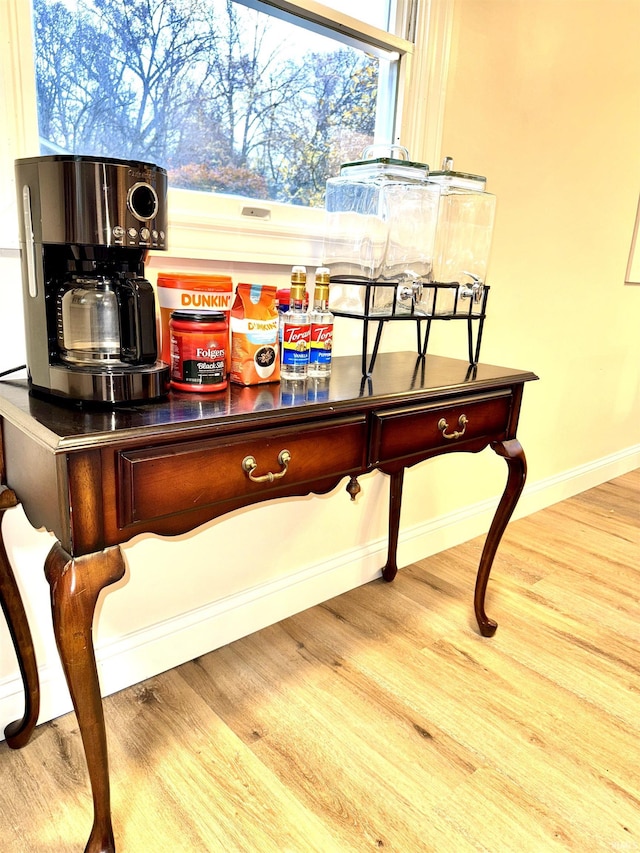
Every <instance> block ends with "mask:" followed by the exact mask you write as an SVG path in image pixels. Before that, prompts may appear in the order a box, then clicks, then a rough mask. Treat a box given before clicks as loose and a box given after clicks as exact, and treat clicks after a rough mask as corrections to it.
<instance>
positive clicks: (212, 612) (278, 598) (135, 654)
mask: <svg viewBox="0 0 640 853" xmlns="http://www.w3.org/2000/svg"><path fill="white" fill-rule="evenodd" d="M638 467H640V445H637V446H635V447H631V448H628V449H627V450H625V451H621V452H619V453H616V454H613V455H611V456H608V457H606V458H603V459H599V460H596V461H594V462H593V463H589V464H587V465H583V466H580V467H579V468H575V469H573V470H571V471H566V472H564V473H562V474H560V475H556V476H553V477H550V478H548V479H546V480H542V481H537V482H533V483H531V484H530V485H527V486H526V487H525V490H524V492H523V494H522V497H521V499H520V501H519V504H518V507H517V508H516V512H515V515H514V518H521V517H524V516H525V515H529V514H531V513H532V512H536V511H538V510H540V509H543V508H545V507H547V506H551V505H552V504H554V503H557V502H558V501H561V500H564V499H566V498H568V497H572V496H573V495H576V494H579V493H580V492H582V491H585V490H586V489H589V488H592V487H594V486H596V485H599V484H600V483H604V482H606V481H607V480H611V479H613V478H615V477H618V476H621V475H622V474H625V473H627V472H628V471H632V470H634V469H635V468H638ZM496 505H497V497H496V498H493V499H491V500H485V501H481V502H479V503H476V504H473V505H471V506H467V507H464V508H463V509H461V510H458V511H456V512H452V513H448V514H446V515H443V516H440V517H438V518H434V519H432V520H430V521H428V522H425V523H423V524H419V525H416V526H414V527H413V528H410V529H405V530H403V531H401V533H400V541H399V547H398V564H399V565H408V564H409V563H412V562H415V561H416V560H419V559H422V558H424V557H427V556H429V555H430V554H434V553H437V552H439V551H442V550H445V549H447V548H452V547H454V546H455V545H459V544H460V543H462V542H465V541H468V540H469V539H472V538H473V537H475V536H479V535H481V534H483V533H485V532H486V531H487V529H488V527H489V524H490V522H491V519H492V517H493V514H494V512H495V508H496ZM386 547H387V543H386V538H384V539H379V540H377V541H374V542H370V543H368V544H367V545H366V546H364V547H358V548H354V549H352V550H349V551H346V552H343V553H341V554H338V555H336V556H335V557H332V558H331V559H329V560H326V561H323V562H321V563H317V564H315V565H311V566H307V567H305V568H303V569H300V570H299V571H296V572H293V573H292V574H290V575H287V576H285V577H283V578H278V579H276V580H272V581H268V582H267V583H264V584H261V585H259V586H256V587H253V588H251V589H247V590H243V591H242V592H240V593H236V594H234V595H230V596H228V597H226V598H223V599H220V600H219V601H216V602H213V603H210V604H208V605H206V606H204V607H201V608H198V609H196V610H191V611H189V612H187V613H183V614H180V615H179V616H176V617H172V618H170V619H166V620H164V621H162V622H158V623H156V624H154V625H151V626H149V627H147V628H145V629H143V630H139V631H135V632H132V633H130V634H126V635H123V636H122V637H120V638H118V639H117V640H114V641H111V642H108V643H103V644H101V645H99V646H98V647H97V648H96V657H97V660H98V668H99V671H100V683H101V688H102V692H103V695H105V696H107V695H109V694H111V693H115V692H117V691H118V690H122V689H124V688H126V687H129V686H131V685H132V684H137V683H138V682H140V681H143V680H144V679H146V678H150V677H152V676H154V675H158V674H159V673H160V672H163V671H165V670H167V669H171V668H173V667H175V666H178V665H180V664H181V663H184V662H185V661H188V660H193V658H195V657H198V656H199V655H202V654H206V653H207V652H209V651H211V650H212V649H215V648H219V647H220V646H223V645H226V644H227V643H230V642H233V641H234V640H237V639H239V638H240V637H242V636H246V635H247V634H250V633H253V632H254V631H258V630H260V629H261V628H264V627H265V626H267V625H271V624H273V623H275V622H278V621H280V620H282V619H285V618H286V617H287V616H291V615H292V614H294V613H299V612H300V611H302V610H305V609H307V608H308V607H312V606H314V605H315V604H318V603H320V602H322V601H326V600H327V599H329V598H332V597H334V596H336V595H340V594H341V593H343V592H346V591H347V590H349V589H354V588H355V587H357V586H360V585H361V584H364V583H367V582H368V581H371V580H373V579H374V578H376V577H378V576H379V575H380V571H381V568H382V566H383V565H384V563H385V560H386ZM39 672H40V680H41V695H42V702H41V713H40V722H44V721H46V720H50V719H53V718H55V717H57V716H60V715H61V714H64V713H67V712H68V711H70V710H71V707H72V706H71V701H70V698H69V693H68V690H67V686H66V683H65V681H64V677H63V674H62V669H61V667H59V666H48V667H40V670H39ZM23 703H24V697H23V692H22V682H21V681H20V678H19V677H17V676H16V677H9V678H7V679H5V680H4V681H3V682H0V720H2V721H3V727H4V725H6V723H7V722H9V721H11V720H14V719H17V718H19V717H21V716H22V713H23V710H24V704H23ZM5 721H6V722H5Z"/></svg>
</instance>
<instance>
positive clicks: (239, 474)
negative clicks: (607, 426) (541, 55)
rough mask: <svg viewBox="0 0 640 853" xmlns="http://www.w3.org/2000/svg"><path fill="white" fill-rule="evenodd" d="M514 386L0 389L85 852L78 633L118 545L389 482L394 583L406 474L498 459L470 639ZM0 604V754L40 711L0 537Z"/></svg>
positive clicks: (460, 379)
mask: <svg viewBox="0 0 640 853" xmlns="http://www.w3.org/2000/svg"><path fill="white" fill-rule="evenodd" d="M536 378H537V377H536V376H535V375H534V374H532V373H529V372H525V371H520V370H512V369H508V368H503V367H493V366H490V365H484V364H479V365H477V366H475V367H469V365H468V364H467V362H465V361H459V360H456V359H449V358H441V357H438V356H427V357H426V358H424V359H420V358H416V356H415V355H414V354H412V353H408V352H407V353H390V354H382V355H380V356H379V357H378V359H377V363H376V367H375V371H374V373H373V375H372V376H371V377H369V378H364V379H363V377H362V373H361V364H360V357H345V358H338V359H336V360H335V363H334V368H333V372H332V375H331V379H330V382H329V383H326V384H325V386H324V387H323V386H322V384H318V383H313V381H312V380H310V381H309V386H310V387H309V393H308V395H307V399H306V400H304V399H303V400H296V399H293V398H292V397H291V396H289V395H288V393H287V389H286V388H285V386H284V384H283V385H282V386H280V385H277V384H274V385H264V386H259V387H252V388H241V387H238V386H230V387H229V389H228V390H227V392H226V393H221V394H216V395H196V394H180V395H173V394H172V395H171V396H170V398H169V399H168V400H166V401H164V402H161V403H154V404H146V405H138V406H135V407H131V408H119V409H116V410H114V411H91V410H86V409H82V408H81V407H75V408H71V407H64V406H61V405H56V404H53V403H51V402H47V401H44V400H42V399H38V398H36V397H34V396H32V395H30V394H29V392H28V388H27V384H26V381H21V380H17V381H4V382H0V427H1V431H0V484H2V485H0V520H1V518H2V515H3V514H4V512H5V511H6V510H7V509H8V508H9V507H12V506H15V505H16V504H17V503H18V501H20V502H21V503H22V505H23V507H24V510H25V513H26V515H27V517H28V519H29V521H30V522H31V524H33V525H34V527H44V528H46V529H47V530H49V531H52V532H53V534H54V535H55V536H56V538H57V540H58V541H57V542H56V543H55V544H54V545H53V547H52V549H51V551H50V552H49V555H48V556H47V558H46V561H45V573H46V577H47V580H48V582H49V584H50V588H51V606H52V613H53V625H54V631H55V636H56V642H57V645H58V651H59V653H60V658H61V660H62V665H63V669H64V672H65V676H66V679H67V683H68V685H69V690H70V693H71V697H72V699H73V704H74V708H75V711H76V715H77V718H78V725H79V728H80V733H81V736H82V742H83V745H84V750H85V754H86V760H87V767H88V771H89V777H90V782H91V788H92V793H93V804H94V823H93V828H92V830H91V834H90V837H89V840H88V842H87V846H86V853H114V851H115V849H116V848H115V842H114V838H113V830H112V825H111V809H110V789H109V771H108V763H107V742H106V734H105V726H104V716H103V710H102V699H101V695H100V687H99V684H98V675H97V670H96V663H95V654H94V647H93V638H92V628H93V618H94V610H95V606H96V602H97V599H98V596H99V594H100V592H101V591H102V590H103V589H104V588H105V587H107V586H109V585H110V584H112V583H114V582H115V581H117V580H119V579H120V578H121V577H122V576H123V574H124V570H125V564H124V560H123V556H122V553H121V549H120V547H119V546H120V544H121V543H123V542H127V541H128V540H130V539H131V538H132V537H134V536H136V535H137V534H139V533H144V532H152V533H158V534H163V535H171V534H178V533H184V532H186V531H189V530H193V529H194V528H196V527H198V526H199V525H201V524H204V523H205V522H207V521H210V520H211V519H214V518H217V517H219V516H221V515H223V514H224V513H226V512H229V511H230V510H233V509H237V508H238V507H243V506H248V505H250V504H254V503H258V502H260V501H265V500H272V499H274V498H279V497H285V496H291V495H307V494H310V493H312V492H313V493H317V494H320V493H324V492H328V491H329V490H331V489H333V488H334V487H335V486H336V485H337V484H338V483H339V481H340V480H341V479H343V478H349V481H348V485H347V491H348V492H349V493H350V495H351V497H352V499H353V498H355V495H356V494H357V492H358V491H359V485H358V483H357V479H356V478H357V476H358V475H359V474H363V473H365V472H367V471H372V470H374V469H378V470H380V471H383V472H384V473H386V474H388V475H389V476H390V486H391V497H390V510H389V549H388V558H387V562H386V565H385V567H384V569H383V571H382V575H383V578H384V579H385V580H387V581H391V580H393V578H394V576H395V574H396V571H397V565H396V549H397V543H398V529H399V522H400V506H401V500H402V482H403V475H404V470H405V468H407V467H409V466H411V465H414V464H416V463H417V462H421V461H422V460H424V459H427V458H429V457H432V456H437V455H439V454H443V453H450V452H454V451H467V452H472V453H476V452H478V451H480V450H482V449H484V448H485V447H487V446H488V445H490V446H491V447H492V448H493V450H494V451H495V452H496V453H497V454H499V455H500V456H502V457H504V458H505V459H506V462H507V467H508V477H507V485H506V489H505V491H504V494H503V496H502V498H501V500H500V502H499V505H498V508H497V511H496V514H495V517H494V519H493V522H492V524H491V527H490V530H489V533H488V536H487V540H486V543H485V546H484V550H483V553H482V557H481V560H480V566H479V569H478V575H477V579H476V587H475V596H474V606H475V613H476V618H477V620H478V625H479V628H480V632H481V633H482V634H483V635H484V636H486V637H489V636H491V635H493V633H494V632H495V630H496V627H497V625H496V623H495V622H494V621H493V620H491V619H489V618H488V617H487V615H486V613H485V609H484V599H485V590H486V587H487V581H488V579H489V573H490V571H491V565H492V562H493V558H494V555H495V552H496V549H497V547H498V544H499V542H500V539H501V537H502V534H503V532H504V529H505V527H506V525H507V523H508V520H509V518H510V517H511V514H512V512H513V510H514V507H515V505H516V502H517V500H518V498H519V496H520V493H521V491H522V487H523V485H524V480H525V476H526V462H525V456H524V453H523V451H522V447H521V446H520V444H519V442H518V441H517V439H516V427H517V424H518V416H519V413H520V404H521V399H522V391H523V386H524V383H525V382H527V381H529V380H532V379H536ZM0 602H1V603H2V607H3V610H4V612H5V615H6V617H7V620H8V623H9V629H10V632H11V636H12V639H13V643H14V646H15V649H16V654H17V657H18V661H19V665H20V670H21V674H22V679H23V682H24V686H25V693H26V701H25V714H24V717H23V718H22V719H21V720H18V721H16V722H14V723H11V724H9V725H8V726H7V727H6V729H5V735H6V738H7V742H8V744H9V746H11V747H14V748H18V747H21V746H24V745H25V744H26V742H27V741H28V739H29V737H30V735H31V733H32V731H33V728H34V726H35V724H36V722H37V718H38V709H39V694H38V675H37V668H36V662H35V656H34V652H33V645H32V642H31V635H30V632H29V626H28V624H27V620H26V616H25V611H24V608H23V605H22V601H21V599H20V595H19V592H18V590H17V587H16V583H15V578H14V575H13V572H12V569H11V566H10V565H9V561H8V559H7V554H6V550H5V547H4V544H3V541H2V536H1V532H0Z"/></svg>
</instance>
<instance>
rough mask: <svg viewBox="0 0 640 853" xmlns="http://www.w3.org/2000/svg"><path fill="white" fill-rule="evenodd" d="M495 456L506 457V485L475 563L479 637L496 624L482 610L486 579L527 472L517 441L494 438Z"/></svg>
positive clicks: (490, 632) (524, 459) (488, 631)
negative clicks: (478, 560) (476, 568)
mask: <svg viewBox="0 0 640 853" xmlns="http://www.w3.org/2000/svg"><path fill="white" fill-rule="evenodd" d="M491 447H492V448H493V450H495V452H496V453H497V454H498V456H503V457H504V458H505V459H506V460H507V466H508V468H509V473H508V476H507V485H506V488H505V490H504V493H503V495H502V497H501V498H500V503H499V504H498V508H497V509H496V514H495V515H494V517H493V521H492V522H491V527H490V528H489V533H488V534H487V539H486V542H485V543H484V548H483V550H482V556H481V558H480V566H479V567H478V576H477V579H476V589H475V595H474V602H473V603H474V608H475V613H476V619H477V620H478V627H479V628H480V633H481V634H482V636H483V637H493V635H494V634H495V632H496V628H497V627H498V623H497V622H494V621H493V619H489V618H488V616H487V614H486V613H485V610H484V598H485V593H486V591H487V583H488V581H489V574H490V572H491V566H492V565H493V558H494V557H495V555H496V551H497V549H498V545H499V544H500V540H501V539H502V534H503V533H504V531H505V528H506V526H507V524H508V523H509V519H510V518H511V515H512V513H513V511H514V509H515V507H516V504H517V503H518V498H519V497H520V494H521V493H522V489H523V488H524V482H525V479H526V476H527V460H526V458H525V455H524V450H523V449H522V446H521V445H520V442H519V441H518V440H517V439H515V438H512V439H510V440H508V441H497V442H495V443H494V444H492V445H491Z"/></svg>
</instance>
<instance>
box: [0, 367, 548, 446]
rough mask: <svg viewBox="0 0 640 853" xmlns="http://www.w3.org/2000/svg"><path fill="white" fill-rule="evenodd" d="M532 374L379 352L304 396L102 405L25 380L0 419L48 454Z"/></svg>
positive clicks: (482, 387) (3, 398) (256, 393)
mask: <svg viewBox="0 0 640 853" xmlns="http://www.w3.org/2000/svg"><path fill="white" fill-rule="evenodd" d="M532 379H537V377H536V375H535V374H534V373H531V372H530V371H524V370H517V369H513V368H507V367H498V366H494V365H488V364H478V365H476V366H475V367H473V368H471V367H470V366H469V364H468V362H467V361H464V360H460V359H452V358H446V357H442V356H435V355H427V356H426V358H424V359H420V358H418V357H417V356H416V354H415V353H411V352H395V353H381V354H380V355H379V356H378V359H377V362H376V366H375V370H374V372H373V374H372V375H371V376H370V377H367V378H363V376H362V372H361V359H360V356H342V357H338V358H336V359H334V365H333V370H332V373H331V376H330V377H329V379H328V381H327V380H319V381H315V380H313V379H308V380H307V383H306V394H304V393H303V394H302V395H300V394H299V393H296V394H295V396H294V394H292V393H291V387H292V386H291V384H288V383H285V382H284V381H283V382H280V383H277V382H276V383H270V384H265V385H258V386H251V387H243V386H239V385H234V384H231V383H230V384H229V387H228V388H227V389H226V391H222V392H217V393H214V394H192V393H174V392H171V394H170V395H169V396H168V398H167V399H166V400H161V401H159V402H152V403H145V404H136V405H132V406H118V407H115V408H109V409H98V408H91V407H88V406H83V405H80V404H78V405H69V404H67V403H58V402H52V401H51V400H50V399H42V398H38V397H36V396H35V395H33V394H30V393H29V389H28V385H27V381H26V379H19V380H15V379H14V380H11V379H4V380H1V381H0V416H2V417H3V418H6V419H7V420H8V421H10V422H11V423H13V424H15V425H16V426H17V427H19V428H21V429H24V430H26V431H27V432H29V433H30V434H31V435H33V436H34V437H35V438H37V439H38V440H39V442H41V443H43V444H45V445H46V446H47V447H48V448H50V449H52V450H54V451H60V452H62V451H69V450H72V449H74V448H76V449H77V448H79V447H87V446H90V445H100V446H104V445H108V444H111V443H112V442H118V441H121V440H122V439H123V438H124V437H125V434H126V433H128V432H132V431H134V432H135V433H136V436H137V437H138V438H140V437H141V436H144V435H145V434H148V436H149V437H151V436H154V435H158V434H159V433H162V434H164V435H165V436H166V435H168V434H170V433H171V432H172V431H174V430H175V431H180V432H181V433H182V435H184V431H191V432H193V434H194V438H196V437H197V434H198V432H199V431H200V430H202V431H207V432H209V433H211V430H212V429H213V430H215V431H220V432H221V433H222V432H226V431H229V430H231V431H237V430H242V429H246V428H247V427H248V425H251V426H254V427H257V428H259V427H260V426H267V424H268V422H269V421H277V422H278V423H283V420H285V419H286V422H287V423H290V424H293V423H296V422H298V421H304V420H309V419H315V418H319V417H328V416H329V417H330V416H332V415H336V414H340V413H341V412H345V411H347V410H351V411H353V410H354V409H355V408H358V409H361V410H362V411H366V410H368V409H370V408H373V407H374V406H376V407H379V406H380V405H381V404H382V405H392V404H393V403H394V402H395V401H398V402H399V401H402V403H403V404H408V403H411V401H412V399H414V398H415V400H416V401H418V400H419V401H421V402H425V400H429V399H433V400H434V401H437V400H438V399H442V398H444V397H448V398H451V397H455V396H456V395H457V394H462V395H465V394H469V393H473V392H476V391H478V392H480V391H487V390H491V389H494V388H500V387H505V386H508V385H515V384H519V383H522V382H526V381H529V380H532Z"/></svg>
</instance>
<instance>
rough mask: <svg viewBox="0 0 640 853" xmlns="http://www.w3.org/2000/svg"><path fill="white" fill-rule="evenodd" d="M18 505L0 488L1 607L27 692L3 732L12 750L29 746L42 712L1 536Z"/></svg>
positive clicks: (25, 625) (31, 654)
mask: <svg viewBox="0 0 640 853" xmlns="http://www.w3.org/2000/svg"><path fill="white" fill-rule="evenodd" d="M17 505H18V500H17V498H16V496H15V493H14V492H12V491H11V489H9V488H7V487H6V486H0V605H1V606H2V610H3V611H4V615H5V618H6V620H7V625H8V626H9V633H10V634H11V640H12V641H13V647H14V649H15V651H16V657H17V659H18V666H19V667H20V674H21V676H22V683H23V684H24V693H25V701H24V705H25V707H24V716H23V717H22V719H21V720H15V722H13V723H9V725H8V726H7V727H6V728H5V730H4V734H5V737H6V739H7V745H8V746H10V747H11V749H20V747H23V746H24V745H25V744H26V743H27V741H28V740H29V738H30V737H31V734H32V732H33V730H34V728H35V725H36V723H37V722H38V714H39V712H40V683H39V681H38V667H37V664H36V656H35V651H34V648H33V640H32V638H31V631H30V630H29V623H28V622H27V614H26V613H25V609H24V605H23V603H22V598H21V597H20V592H19V590H18V585H17V584H16V579H15V575H14V574H13V570H12V568H11V565H10V563H9V558H8V557H7V552H6V549H5V547H4V539H3V536H2V517H3V516H4V513H5V510H7V509H9V508H11V507H14V506H17Z"/></svg>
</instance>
